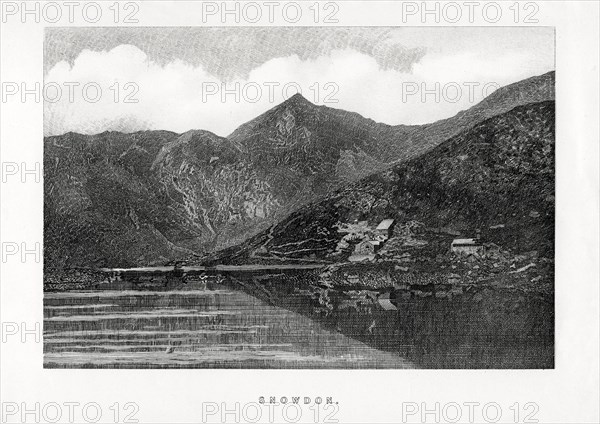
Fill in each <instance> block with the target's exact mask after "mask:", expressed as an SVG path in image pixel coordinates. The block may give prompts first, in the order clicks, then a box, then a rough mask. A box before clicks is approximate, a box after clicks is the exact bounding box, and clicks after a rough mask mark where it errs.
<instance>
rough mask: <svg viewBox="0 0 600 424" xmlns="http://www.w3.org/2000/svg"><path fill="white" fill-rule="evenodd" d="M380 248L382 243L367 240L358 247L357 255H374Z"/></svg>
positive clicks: (355, 252) (356, 249) (355, 250)
mask: <svg viewBox="0 0 600 424" xmlns="http://www.w3.org/2000/svg"><path fill="white" fill-rule="evenodd" d="M379 247H380V243H379V242H376V241H371V240H365V241H362V242H360V243H358V244H357V245H356V248H355V249H354V254H355V255H374V254H375V253H376V252H377V251H378V250H379Z"/></svg>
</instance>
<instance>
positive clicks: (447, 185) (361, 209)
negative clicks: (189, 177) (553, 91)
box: [212, 101, 555, 262]
mask: <svg viewBox="0 0 600 424" xmlns="http://www.w3.org/2000/svg"><path fill="white" fill-rule="evenodd" d="M554 122H555V120H554V102H553V101H546V102H540V103H532V104H527V105H523V106H518V107H516V108H514V109H512V110H511V111H509V112H507V113H504V114H501V115H498V116H495V117H493V118H490V119H487V120H485V121H483V122H481V123H480V124H477V125H476V126H474V127H472V128H470V129H468V130H466V131H463V132H462V133H460V134H459V135H457V136H455V137H452V138H450V139H449V140H447V141H445V142H444V143H442V144H440V145H439V146H437V147H436V148H435V149H433V150H431V151H430V152H428V153H426V154H424V155H422V156H419V157H417V158H414V159H412V160H409V161H407V162H403V163H401V164H399V165H396V166H394V167H392V168H390V169H388V170H386V171H383V172H380V173H377V174H374V175H371V176H369V177H366V178H364V179H362V180H360V181H358V182H354V183H350V184H349V185H347V186H346V187H344V188H342V189H339V190H337V191H335V192H333V193H331V194H330V195H328V196H326V198H325V199H324V200H321V201H319V202H315V203H312V204H309V205H306V206H305V207H302V208H300V209H299V210H297V211H295V212H294V213H292V214H291V215H289V216H288V217H287V218H286V219H285V220H283V221H281V222H280V223H278V224H277V225H275V226H273V227H272V228H270V229H269V230H268V231H265V232H264V233H262V234H260V235H258V236H256V237H254V238H252V239H250V240H249V241H248V242H246V243H245V244H244V245H242V246H239V247H237V248H232V249H228V250H225V251H222V252H220V253H219V254H218V255H216V256H215V257H213V258H212V259H213V260H217V261H220V262H223V261H227V260H228V261H232V262H248V261H252V260H256V259H257V258H259V259H263V260H282V259H285V260H292V259H308V260H331V261H336V260H338V259H339V256H340V255H344V254H345V255H348V254H349V252H348V251H346V252H342V251H340V249H339V247H340V242H341V239H342V237H343V236H344V233H342V232H340V231H338V230H339V229H340V228H341V227H342V226H344V225H348V224H352V223H354V222H356V221H367V223H368V225H369V226H370V227H374V226H376V224H377V223H378V222H379V221H381V220H382V219H385V218H393V219H395V220H396V222H397V223H398V224H397V227H396V230H395V231H396V233H395V235H396V237H398V238H399V239H402V243H403V244H404V245H412V246H417V245H419V243H421V246H429V247H430V251H429V252H428V256H430V257H435V256H436V255H438V254H440V255H443V254H445V253H447V252H448V250H449V242H450V241H451V240H452V238H453V237H456V236H458V235H459V234H462V235H463V236H465V237H473V236H474V235H475V233H476V231H477V230H480V231H481V232H482V236H483V239H484V240H486V241H487V242H490V243H494V244H496V245H498V246H500V247H501V248H502V249H508V250H510V251H512V252H514V253H515V254H518V253H522V252H530V251H536V255H537V254H539V255H542V256H546V257H549V258H552V257H553V250H554V136H555V133H554V130H555V129H554ZM416 227H420V228H421V230H419V231H418V232H420V233H421V235H420V236H418V237H417V238H420V239H421V240H419V241H418V242H417V240H416V239H413V240H411V237H412V236H414V234H413V233H415V232H416V231H417V230H415V229H414V228H416ZM440 234H442V235H444V234H445V237H444V236H442V237H441V239H442V240H440ZM434 239H435V240H434ZM392 242H393V239H391V240H390V242H389V243H392ZM438 242H439V243H438ZM411 243H412V244H411ZM346 258H347V256H346Z"/></svg>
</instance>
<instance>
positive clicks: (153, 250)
mask: <svg viewBox="0 0 600 424" xmlns="http://www.w3.org/2000/svg"><path fill="white" fill-rule="evenodd" d="M553 98H554V73H549V74H545V75H542V76H540V77H534V78H530V79H528V80H525V81H521V82H519V83H516V84H512V85H510V86H507V87H504V88H502V89H499V90H498V91H496V92H494V93H493V94H492V95H490V96H489V97H488V98H486V100H484V101H483V102H481V103H480V104H478V105H476V106H474V107H473V108H471V109H469V110H468V111H464V112H461V113H459V114H458V115H456V116H455V117H453V118H449V119H446V120H443V121H439V122H436V123H433V124H430V125H423V126H389V125H385V124H379V123H376V122H374V121H372V120H370V119H366V118H363V117H362V116H360V115H358V114H356V113H351V112H346V111H342V110H337V109H332V108H328V107H325V106H316V105H313V104H311V103H310V102H308V101H307V100H306V99H304V98H302V97H301V96H299V95H297V96H294V97H292V98H290V99H288V100H287V101H286V102H284V103H282V104H280V105H278V106H276V107H274V108H273V109H271V110H270V111H267V112H266V113H264V114H263V115H261V116H259V117H257V118H256V119H254V120H252V121H250V122H248V123H246V124H244V125H242V126H240V127H239V128H238V129H237V130H236V131H234V133H233V134H231V135H230V136H228V137H227V138H223V137H218V136H216V135H215V134H212V133H210V132H207V131H199V130H194V131H188V132H186V133H184V134H175V133H172V132H168V131H144V132H137V133H132V134H122V133H117V132H105V133H102V134H97V135H92V136H86V135H81V134H74V133H67V134H64V135H62V136H55V137H47V138H46V139H45V140H44V202H45V203H44V232H45V244H44V249H45V253H44V254H45V266H46V267H47V268H69V267H76V266H88V267H89V266H92V267H93V266H131V265H142V264H154V263H164V262H166V261H169V260H173V259H180V258H187V257H190V256H198V255H200V256H202V255H203V254H205V253H206V252H213V251H215V250H218V249H222V248H225V247H227V246H235V245H237V244H239V243H243V242H244V240H247V239H248V238H249V237H251V236H253V235H255V234H258V233H260V232H261V231H263V230H265V229H267V228H269V227H271V226H272V225H273V224H274V223H276V222H278V221H280V220H281V219H283V218H284V217H286V216H287V215H289V214H290V213H293V212H294V211H295V210H297V209H298V208H300V207H302V206H303V205H306V204H307V203H309V202H313V201H315V200H316V199H320V198H322V197H323V196H326V195H327V194H328V193H330V192H332V191H333V190H335V189H337V188H338V187H340V186H342V185H344V184H348V183H352V182H353V181H356V180H358V179H360V178H364V177H366V176H368V175H369V174H372V173H375V172H378V171H381V170H384V169H387V168H389V167H390V166H392V165H393V164H395V163H400V162H402V161H405V160H408V159H410V158H414V157H416V156H419V155H421V154H423V153H424V152H427V151H429V150H431V149H432V148H433V147H435V146H436V145H438V144H439V143H441V142H442V141H444V140H445V139H447V138H449V137H451V136H454V135H456V134H458V133H460V132H461V131H464V130H465V129H467V128H469V127H471V126H473V125H476V124H477V123H479V122H481V121H482V120H484V119H487V118H489V117H491V116H494V115H497V114H499V113H503V112H506V111H508V110H510V109H512V108H514V107H515V106H518V105H521V104H527V103H532V102H536V101H542V100H552V99H553Z"/></svg>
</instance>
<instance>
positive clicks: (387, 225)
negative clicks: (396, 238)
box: [375, 219, 395, 238]
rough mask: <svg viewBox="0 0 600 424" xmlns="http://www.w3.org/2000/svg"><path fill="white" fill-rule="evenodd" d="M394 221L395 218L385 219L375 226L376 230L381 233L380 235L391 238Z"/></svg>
mask: <svg viewBox="0 0 600 424" xmlns="http://www.w3.org/2000/svg"><path fill="white" fill-rule="evenodd" d="M394 223H395V221H394V220H393V219H384V220H383V221H381V222H380V223H379V225H378V226H377V228H375V231H377V233H379V234H380V235H382V236H385V237H387V238H389V237H391V236H392V231H393V230H394Z"/></svg>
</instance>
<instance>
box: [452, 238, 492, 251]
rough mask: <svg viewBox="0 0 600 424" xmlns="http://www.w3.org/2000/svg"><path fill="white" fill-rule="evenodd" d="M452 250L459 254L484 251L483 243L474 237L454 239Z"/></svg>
mask: <svg viewBox="0 0 600 424" xmlns="http://www.w3.org/2000/svg"><path fill="white" fill-rule="evenodd" d="M450 250H451V251H452V252H453V253H457V254H459V255H482V254H483V253H484V247H483V244H481V242H480V241H479V239H473V238H464V239H454V240H452V244H451V245H450Z"/></svg>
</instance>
